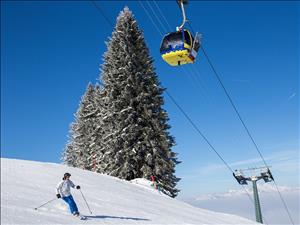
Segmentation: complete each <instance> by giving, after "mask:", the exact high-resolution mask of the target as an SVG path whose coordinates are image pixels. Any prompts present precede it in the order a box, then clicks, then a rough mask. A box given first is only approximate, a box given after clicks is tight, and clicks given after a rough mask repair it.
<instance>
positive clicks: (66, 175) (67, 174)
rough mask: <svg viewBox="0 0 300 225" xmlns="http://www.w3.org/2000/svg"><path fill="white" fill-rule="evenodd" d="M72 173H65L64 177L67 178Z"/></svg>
mask: <svg viewBox="0 0 300 225" xmlns="http://www.w3.org/2000/svg"><path fill="white" fill-rule="evenodd" d="M70 176H71V174H70V173H65V174H64V177H63V179H64V180H65V179H66V178H67V177H70Z"/></svg>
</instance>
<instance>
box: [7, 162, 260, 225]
mask: <svg viewBox="0 0 300 225" xmlns="http://www.w3.org/2000/svg"><path fill="white" fill-rule="evenodd" d="M65 172H70V173H71V174H72V176H71V180H72V181H73V182H74V183H75V185H80V186H81V190H82V193H83V194H84V196H85V198H86V200H87V202H88V204H89V206H90V209H91V211H92V213H93V214H92V215H91V214H90V213H89V210H88V208H87V206H86V204H85V202H84V200H83V198H82V196H81V193H80V191H78V190H76V189H72V195H73V197H74V199H75V201H76V203H77V206H78V208H79V211H80V212H81V214H82V215H84V216H86V217H87V219H86V220H80V218H76V217H74V216H72V215H71V214H70V213H69V210H68V207H67V205H66V204H65V203H64V202H63V200H61V199H55V198H56V195H55V187H56V185H57V183H58V182H59V181H60V180H61V179H62V175H63V174H64V173H65ZM51 199H55V200H54V201H53V202H51V203H49V204H47V205H45V206H43V207H41V208H39V209H37V210H35V208H36V207H38V206H40V205H42V204H43V203H45V202H47V201H49V200H51ZM1 224H3V225H6V224H11V225H18V224H43V225H44V224H100V225H101V224H256V223H255V222H254V221H251V220H248V219H245V218H242V217H238V216H235V215H230V214H225V213H216V212H213V211H209V210H204V209H200V208H196V207H193V206H191V205H189V204H187V203H184V202H181V201H179V200H176V199H172V198H170V197H168V196H166V195H164V194H162V193H159V192H158V191H157V190H154V189H153V188H152V187H151V182H150V181H147V180H145V179H136V180H133V181H130V182H129V181H125V180H121V179H118V178H115V177H111V176H107V175H102V174H97V173H94V172H90V171H85V170H81V169H77V168H71V167H67V166H65V165H60V164H55V163H43V162H34V161H25V160H16V159H6V158H1Z"/></svg>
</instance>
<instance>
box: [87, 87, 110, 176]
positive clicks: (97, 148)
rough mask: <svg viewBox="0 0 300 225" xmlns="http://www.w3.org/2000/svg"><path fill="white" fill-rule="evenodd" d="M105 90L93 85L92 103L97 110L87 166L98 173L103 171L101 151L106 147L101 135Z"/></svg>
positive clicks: (102, 131)
mask: <svg viewBox="0 0 300 225" xmlns="http://www.w3.org/2000/svg"><path fill="white" fill-rule="evenodd" d="M104 97H105V92H104V90H103V88H102V87H101V86H99V85H96V87H95V93H94V104H95V106H96V107H97V109H98V111H97V114H96V118H95V121H94V123H95V126H94V132H93V135H92V139H93V140H94V145H93V146H92V147H91V149H90V152H89V154H90V156H91V160H90V161H89V168H92V170H93V171H95V172H98V173H103V172H104V168H103V166H104V163H103V153H104V151H105V149H106V146H105V145H104V144H103V135H104V130H103V127H104V126H105V123H104V122H105V120H104V119H103V118H104V116H105V113H106V111H105V102H104Z"/></svg>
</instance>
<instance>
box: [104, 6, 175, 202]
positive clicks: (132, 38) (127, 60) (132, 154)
mask: <svg viewBox="0 0 300 225" xmlns="http://www.w3.org/2000/svg"><path fill="white" fill-rule="evenodd" d="M107 47H108V50H107V52H106V53H105V54H104V64H103V65H102V80H103V83H104V86H105V89H104V96H105V97H104V101H105V111H106V112H105V116H104V117H103V122H104V126H103V136H102V142H103V146H105V148H103V152H102V153H103V154H102V156H101V161H100V162H99V163H100V164H102V165H101V168H102V171H103V172H105V173H107V174H110V175H113V176H117V177H120V178H123V179H127V180H131V179H134V178H141V177H144V178H149V177H150V175H154V176H155V177H156V178H157V180H158V182H159V184H160V185H161V188H162V190H163V191H164V192H165V193H167V194H168V195H170V196H172V197H175V196H176V195H177V193H178V192H179V190H178V189H176V188H175V186H176V183H177V182H178V181H179V178H177V177H176V176H175V175H174V173H175V166H176V164H178V163H179V162H178V161H177V159H176V154H175V153H174V152H172V151H171V148H172V146H174V144H175V141H174V138H173V137H172V136H171V135H170V134H169V132H168V130H169V128H170V126H169V125H168V124H167V121H168V115H167V112H166V111H165V110H164V109H163V108H162V106H163V104H164V100H163V97H162V94H163V91H164V89H163V88H161V86H160V83H159V81H158V78H157V75H156V73H155V69H154V67H153V65H152V64H153V60H152V58H151V57H150V55H149V50H148V48H147V46H146V43H145V40H144V37H143V34H142V31H141V30H140V29H139V28H138V25H137V22H136V20H135V19H134V17H133V14H132V12H131V11H130V10H129V9H128V8H127V7H125V8H124V10H123V11H121V12H120V14H119V16H118V18H117V24H116V27H115V29H114V31H113V33H112V37H111V38H110V40H109V42H108V43H107Z"/></svg>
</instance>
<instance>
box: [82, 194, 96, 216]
mask: <svg viewBox="0 0 300 225" xmlns="http://www.w3.org/2000/svg"><path fill="white" fill-rule="evenodd" d="M79 191H80V193H81V195H82V198H83V199H84V201H85V204H86V206H87V207H88V209H89V211H90V213H91V214H93V213H92V211H91V209H90V207H89V204H88V203H87V201H86V199H85V197H84V195H83V193H82V191H81V189H79Z"/></svg>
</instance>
